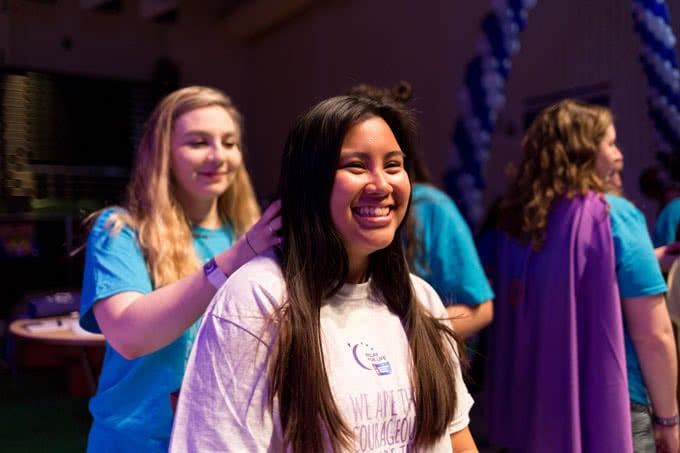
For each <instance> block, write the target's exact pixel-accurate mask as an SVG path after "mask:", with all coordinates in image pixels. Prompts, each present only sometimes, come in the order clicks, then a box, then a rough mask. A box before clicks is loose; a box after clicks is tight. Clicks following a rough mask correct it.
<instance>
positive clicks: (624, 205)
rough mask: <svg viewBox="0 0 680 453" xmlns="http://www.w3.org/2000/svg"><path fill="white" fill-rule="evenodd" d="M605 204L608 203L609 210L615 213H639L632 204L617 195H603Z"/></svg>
mask: <svg viewBox="0 0 680 453" xmlns="http://www.w3.org/2000/svg"><path fill="white" fill-rule="evenodd" d="M605 197H606V198H607V202H608V203H609V206H610V209H611V210H612V211H616V212H635V211H639V209H638V208H636V207H635V205H634V204H633V203H631V202H630V201H629V200H627V199H625V198H624V197H621V196H619V195H613V194H610V193H608V194H607V195H605Z"/></svg>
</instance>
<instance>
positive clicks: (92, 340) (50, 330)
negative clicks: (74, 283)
mask: <svg viewBox="0 0 680 453" xmlns="http://www.w3.org/2000/svg"><path fill="white" fill-rule="evenodd" d="M9 331H10V332H11V333H12V334H13V335H15V336H17V337H20V338H24V339H27V340H33V341H39V342H43V343H47V344H53V345H62V346H80V363H81V364H82V366H83V370H84V371H85V378H86V380H87V386H88V390H89V391H90V394H91V395H94V393H95V391H96V390H97V383H96V381H95V377H94V371H93V370H92V365H91V364H90V360H89V359H88V356H87V349H86V348H87V347H88V346H103V345H104V344H105V342H106V340H105V339H104V335H101V334H93V333H89V332H86V331H85V330H83V329H82V328H80V326H79V325H78V317H77V316H75V317H74V316H69V315H65V316H51V317H48V318H35V319H32V318H31V319H17V320H15V321H12V323H11V324H10V325H9Z"/></svg>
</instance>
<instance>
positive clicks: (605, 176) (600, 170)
mask: <svg viewBox="0 0 680 453" xmlns="http://www.w3.org/2000/svg"><path fill="white" fill-rule="evenodd" d="M621 170H623V154H622V153H621V150H620V149H619V147H618V146H617V145H616V129H614V125H612V124H610V125H609V127H608V128H607V131H606V132H605V134H604V138H603V139H602V141H601V142H600V144H599V145H598V147H597V156H596V157H595V171H596V173H597V176H599V177H600V178H601V179H602V180H604V181H605V182H608V183H610V184H614V185H616V186H620V185H621V177H620V173H621Z"/></svg>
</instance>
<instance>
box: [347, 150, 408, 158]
mask: <svg viewBox="0 0 680 453" xmlns="http://www.w3.org/2000/svg"><path fill="white" fill-rule="evenodd" d="M395 156H401V157H402V158H406V154H404V153H403V152H402V151H401V150H395V151H389V152H388V153H387V154H385V158H386V159H390V158H392V157H395ZM353 157H358V158H361V159H366V158H367V157H368V153H367V152H365V151H348V152H346V153H341V154H340V159H351V158H353Z"/></svg>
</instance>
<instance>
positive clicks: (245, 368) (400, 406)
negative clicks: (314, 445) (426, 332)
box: [170, 256, 473, 452]
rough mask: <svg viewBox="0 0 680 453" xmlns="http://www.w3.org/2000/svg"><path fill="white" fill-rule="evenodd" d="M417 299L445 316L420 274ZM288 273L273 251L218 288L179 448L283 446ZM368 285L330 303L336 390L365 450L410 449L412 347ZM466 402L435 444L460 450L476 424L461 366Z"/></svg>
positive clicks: (176, 439)
mask: <svg viewBox="0 0 680 453" xmlns="http://www.w3.org/2000/svg"><path fill="white" fill-rule="evenodd" d="M411 279H412V281H413V286H414V288H415V290H416V297H417V298H418V300H419V301H420V302H421V303H423V304H424V305H425V306H426V307H427V308H428V309H429V310H430V311H431V313H433V314H434V316H436V317H445V316H446V310H445V309H444V306H443V305H442V302H441V300H440V299H439V296H438V295H437V293H436V292H435V291H434V290H433V289H432V287H430V286H429V285H428V284H427V283H426V282H425V281H424V280H422V279H420V278H418V277H416V276H414V275H412V276H411ZM284 286H285V285H284V282H283V279H282V275H281V270H280V267H279V265H278V263H277V262H276V260H275V259H274V258H273V257H272V256H260V257H258V258H256V259H254V260H252V261H250V262H249V263H247V264H245V265H244V266H242V267H241V268H240V269H239V270H238V271H237V272H235V273H234V275H233V276H232V277H231V278H230V279H229V280H228V282H227V283H226V284H225V285H224V286H223V287H222V289H220V290H219V291H218V293H217V294H216V295H215V298H214V299H213V301H212V303H211V304H210V306H209V307H208V311H207V312H206V315H205V316H204V320H203V324H202V326H201V329H200V331H199V334H198V337H197V339H196V342H195V344H194V349H193V351H192V353H191V357H190V359H189V363H188V366H187V369H186V373H185V375H184V381H183V384H182V390H181V393H180V399H179V402H178V407H177V413H176V415H175V422H174V427H173V432H172V439H171V446H170V451H171V452H199V451H200V452H204V451H220V452H224V451H238V452H241V451H248V452H265V451H281V450H282V437H283V436H282V431H281V425H280V422H279V413H278V405H277V404H276V401H275V403H274V409H273V413H272V411H271V410H270V409H269V406H268V403H267V398H268V397H267V393H268V369H267V365H268V354H269V351H270V347H271V345H272V342H273V338H274V336H275V325H274V324H273V323H271V322H269V320H270V318H271V314H272V313H273V312H274V310H275V309H276V308H277V307H279V306H280V304H281V302H282V301H283V300H284V295H285V287H284ZM371 293H372V291H370V285H369V284H368V283H365V284H358V285H350V284H346V285H344V286H343V287H342V289H341V290H340V292H339V293H338V294H337V295H335V296H334V297H333V298H332V299H330V300H328V301H326V302H325V303H324V305H323V307H322V308H321V331H322V340H323V353H324V360H325V363H326V369H327V372H328V376H329V380H330V387H331V391H332V393H333V397H334V398H335V401H336V404H337V406H338V408H339V410H340V411H341V413H342V416H343V417H344V419H345V422H346V423H347V425H348V426H349V427H350V428H351V429H352V431H353V432H354V448H353V450H354V451H356V452H373V451H375V452H378V451H379V452H384V451H390V452H402V451H404V452H405V451H406V448H407V445H409V441H410V440H412V436H413V425H414V403H413V400H412V398H411V386H410V380H409V372H408V369H409V366H410V362H411V361H410V350H409V347H408V341H407V338H406V334H405V332H404V329H403V327H402V325H401V322H400V320H399V318H398V317H397V316H396V315H394V314H393V313H391V312H390V311H389V310H388V309H387V307H386V305H385V304H384V303H382V302H381V301H380V299H379V298H378V297H376V296H375V295H374V294H371ZM442 379H447V380H450V381H451V380H452V381H454V382H455V385H456V393H457V397H458V407H457V410H456V414H455V417H454V419H453V420H452V421H451V424H450V426H449V430H448V431H449V435H445V436H443V437H442V438H441V439H440V440H439V441H438V442H437V444H436V445H435V447H434V448H433V449H432V450H431V451H435V452H445V451H446V452H448V451H451V440H450V434H451V433H454V432H457V431H460V430H462V429H464V428H465V427H466V426H467V425H468V423H469V411H470V408H471V407H472V404H473V401H472V397H471V396H470V394H469V393H468V391H467V389H466V387H465V384H464V383H463V379H462V375H461V371H460V367H457V369H456V375H455V376H454V377H448V376H442Z"/></svg>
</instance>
